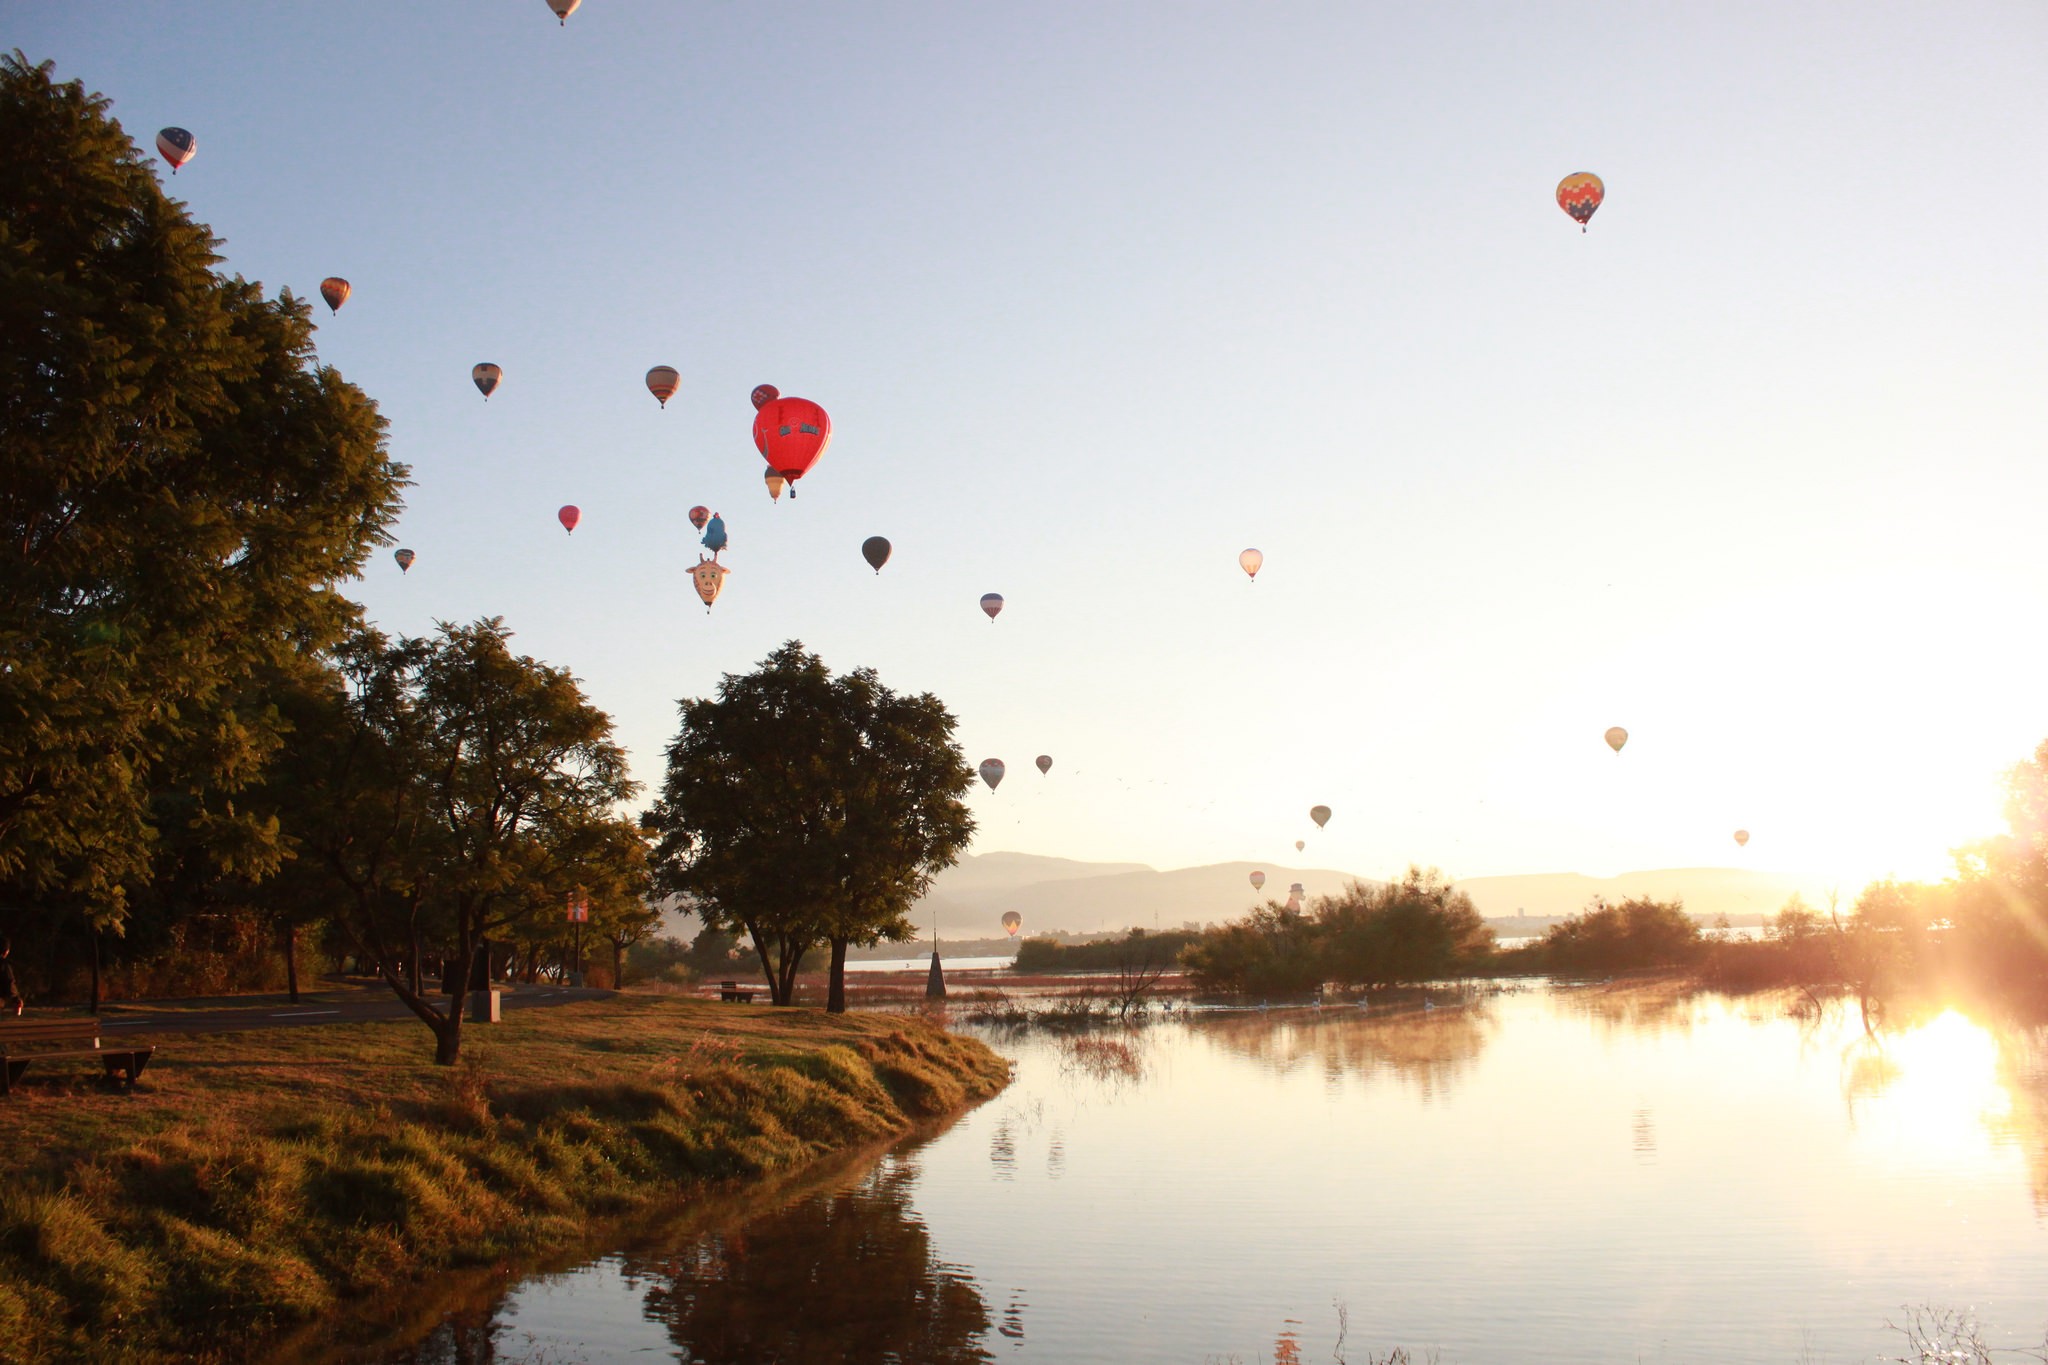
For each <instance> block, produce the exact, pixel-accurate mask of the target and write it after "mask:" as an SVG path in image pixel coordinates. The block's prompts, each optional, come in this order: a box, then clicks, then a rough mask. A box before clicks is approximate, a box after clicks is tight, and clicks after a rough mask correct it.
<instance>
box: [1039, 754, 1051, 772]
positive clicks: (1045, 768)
mask: <svg viewBox="0 0 2048 1365" xmlns="http://www.w3.org/2000/svg"><path fill="white" fill-rule="evenodd" d="M1038 771H1039V772H1041V773H1049V772H1051V771H1052V755H1051V754H1040V755H1039V756H1038Z"/></svg>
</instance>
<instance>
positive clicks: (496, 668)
mask: <svg viewBox="0 0 2048 1365" xmlns="http://www.w3.org/2000/svg"><path fill="white" fill-rule="evenodd" d="M510 635H511V632H510V631H508V630H507V629H506V628H505V626H504V623H503V622H502V621H500V620H498V619H496V618H492V619H489V620H485V621H479V622H477V623H476V624H474V625H470V626H452V625H446V624H444V625H442V626H441V627H440V630H439V632H438V633H437V635H436V636H435V637H433V638H431V639H425V640H411V639H401V640H399V641H397V642H396V643H395V644H394V643H389V642H387V641H386V640H384V639H383V637H381V636H378V635H376V634H375V633H374V632H364V633H363V634H361V635H360V636H358V637H357V638H355V639H354V640H352V641H351V642H350V643H349V645H348V646H347V648H346V649H344V650H343V651H342V652H341V655H340V658H341V667H340V669H339V670H338V672H337V674H336V675H335V679H334V683H333V686H332V687H331V688H330V689H329V691H328V692H327V693H326V695H325V696H324V697H320V698H314V699H312V701H313V703H314V704H313V705H310V706H309V707H308V710H309V712H310V713H311V714H310V715H309V716H308V718H307V720H308V723H307V724H306V725H304V726H303V727H302V729H301V731H300V735H299V742H297V743H295V748H302V750H303V751H304V752H305V753H306V754H307V755H308V761H309V762H311V763H312V764H314V765H315V767H316V769H317V771H318V778H317V780H311V777H310V775H309V780H305V781H302V782H301V783H300V784H299V787H300V790H301V791H302V799H301V802H300V804H299V806H298V808H297V809H295V810H294V811H293V812H292V818H291V819H290V820H289V822H288V824H289V826H290V827H291V828H292V829H294V830H295V831H297V832H298V835H297V837H298V839H299V840H300V845H301V846H300V852H299V856H300V857H301V858H302V859H310V860H312V861H313V863H314V865H315V866H317V868H318V869H319V871H320V872H321V873H322V874H324V875H326V876H328V877H330V878H332V880H333V882H334V884H335V885H336V887H337V888H338V889H339V890H340V891H341V892H342V893H343V895H342V897H341V898H338V899H337V901H336V906H335V908H336V914H335V920H336V923H337V926H338V927H339V928H340V930H341V931H342V932H343V933H344V934H345V935H346V936H347V938H348V940H349V942H350V943H351V944H352V945H353V946H354V948H355V949H356V951H357V953H358V954H359V955H360V956H361V957H363V958H364V959H366V960H368V961H371V962H374V963H375V964H376V967H377V971H378V973H379V974H380V975H381V976H382V977H383V978H384V980H385V981H386V983H387V984H389V985H390V987H391V988H392V990H393V991H394V992H395V993H396V994H397V995H398V997H399V998H400V999H401V1000H403V1001H404V1002H405V1003H406V1006H407V1007H408V1008H410V1009H411V1010H412V1011H413V1013H414V1014H416V1015H418V1016H419V1018H420V1019H421V1020H422V1021H423V1022H424V1023H426V1025H427V1026H428V1027H429V1028H430V1029H431V1030H432V1031H433V1033H434V1037H435V1053H434V1060H435V1061H437V1062H440V1063H442V1064H444V1065H448V1064H452V1063H453V1062H454V1061H455V1060H456V1059H457V1057H458V1056H459V1055H460V1051H461V1039H462V1032H461V1030H462V1009H461V1005H462V999H463V997H462V994H461V993H460V991H458V993H457V994H456V996H455V998H454V999H453V1000H451V1001H450V1002H449V1004H448V1006H447V1008H446V1009H445V1010H443V1009H440V1008H437V1007H436V1005H435V1004H434V1002H433V1001H432V1000H431V999H430V998H429V997H428V993H427V984H426V982H424V981H423V980H422V972H421V962H422V959H423V958H424V957H425V956H426V953H427V950H428V947H429V946H430V945H431V946H433V947H437V948H442V949H446V950H449V951H450V953H451V960H452V962H453V963H455V964H456V968H455V970H456V971H457V973H458V974H459V975H458V981H459V982H460V983H463V984H466V982H467V979H468V964H470V963H472V962H474V961H475V959H476V954H477V950H478V948H479V947H480V946H481V945H482V944H483V942H484V940H485V938H486V936H487V935H489V934H490V933H491V932H492V931H494V930H497V929H500V928H503V927H505V926H506V925H509V924H511V923H513V922H514V921H515V920H517V919H518V918H519V917H521V916H522V915H527V914H531V913H532V912H533V910H534V904H535V902H534V895H535V888H537V887H539V888H556V887H560V886H562V885H565V884H567V883H568V882H569V881H570V880H571V879H573V878H575V877H577V876H579V875H580V876H587V877H590V878H591V879H592V880H593V881H595V880H597V879H598V878H599V877H600V875H602V876H611V875H615V874H616V875H619V876H621V877H622V878H624V880H623V881H622V883H621V886H622V888H624V889H630V890H632V891H633V892H634V893H635V894H637V893H638V891H639V890H641V889H643V888H638V887H633V886H632V882H631V878H632V876H633V872H632V864H631V860H630V858H628V859H627V860H626V866H625V868H624V869H623V870H621V869H620V868H618V867H617V866H613V865H609V864H600V863H596V862H588V863H586V862H585V861H584V860H585V859H586V858H589V857H591V853H590V850H591V849H592V847H593V845H592V844H590V843H588V842H585V841H584V839H585V836H587V834H588V832H589V831H590V830H591V829H592V828H594V827H600V826H603V825H605V823H606V822H607V821H615V820H616V816H615V812H614V808H615V807H616V806H617V804H618V803H619V802H621V801H623V800H625V799H627V798H628V797H630V796H631V795H632V794H633V793H634V791H635V790H637V786H636V784H635V783H633V782H631V781H629V780H628V779H627V777H626V759H625V752H624V751H623V750H622V749H620V748H619V746H618V745H617V744H616V743H614V742H613V741H612V739H611V721H610V719H609V718H608V717H607V716H606V715H605V714H604V713H603V712H602V711H599V710H598V709H596V708H595V707H593V706H591V705H590V703H589V702H588V701H587V700H586V699H585V698H584V696H583V693H582V691H581V689H580V688H578V686H577V685H576V680H575V679H574V678H573V677H571V676H570V674H569V673H568V672H567V670H565V669H557V668H551V667H549V666H547V665H545V664H542V663H539V662H537V661H536V660H534V659H531V658H528V657H525V656H523V655H521V656H514V655H513V654H512V652H511V650H510V649H509V648H508V647H507V645H506V641H507V640H508V639H509V638H510ZM320 703H324V706H322V705H321V704H320ZM323 711H324V714H323ZM616 838H617V835H616V832H614V833H613V834H611V835H608V836H607V840H608V841H615V840H616ZM554 904H555V905H556V906H557V907H559V906H561V904H562V902H561V900H559V899H557V900H555V902H554Z"/></svg>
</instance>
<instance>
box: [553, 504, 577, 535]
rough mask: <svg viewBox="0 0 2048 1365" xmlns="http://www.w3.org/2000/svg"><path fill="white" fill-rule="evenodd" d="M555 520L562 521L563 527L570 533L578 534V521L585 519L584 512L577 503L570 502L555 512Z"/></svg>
mask: <svg viewBox="0 0 2048 1365" xmlns="http://www.w3.org/2000/svg"><path fill="white" fill-rule="evenodd" d="M555 520H556V521H559V522H561V523H562V529H563V530H564V531H567V532H568V533H569V534H570V535H575V534H576V523H577V522H579V521H581V520H583V513H582V511H581V510H580V509H578V508H577V506H576V504H575V503H573V502H572V503H570V504H568V505H567V506H566V507H564V508H562V510H561V511H559V512H557V513H555Z"/></svg>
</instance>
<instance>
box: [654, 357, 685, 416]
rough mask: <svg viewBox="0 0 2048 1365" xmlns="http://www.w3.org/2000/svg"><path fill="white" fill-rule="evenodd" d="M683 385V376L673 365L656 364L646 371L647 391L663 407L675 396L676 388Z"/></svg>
mask: <svg viewBox="0 0 2048 1365" xmlns="http://www.w3.org/2000/svg"><path fill="white" fill-rule="evenodd" d="M682 386H683V376H682V375H681V374H679V373H678V372H677V371H676V367H675V366H673V365H656V366H655V367H654V368H653V369H651V370H649V371H648V372H647V391H648V392H649V393H651V394H653V395H654V396H655V398H656V399H657V400H658V401H659V402H660V403H661V405H662V406H663V407H667V406H668V400H669V399H671V398H673V397H675V396H676V390H677V389H679V388H681V387H682Z"/></svg>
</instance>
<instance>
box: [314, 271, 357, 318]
mask: <svg viewBox="0 0 2048 1365" xmlns="http://www.w3.org/2000/svg"><path fill="white" fill-rule="evenodd" d="M354 292H355V291H354V290H353V289H350V288H349V287H348V281H347V280H345V279H343V278H342V277H341V276H339V275H329V276H328V277H327V278H326V279H324V280H322V281H320V297H321V298H323V299H325V300H327V311H328V312H329V313H330V314H333V313H339V312H340V311H341V305H343V304H344V303H347V302H348V296H349V295H350V294H352V293H354Z"/></svg>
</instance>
